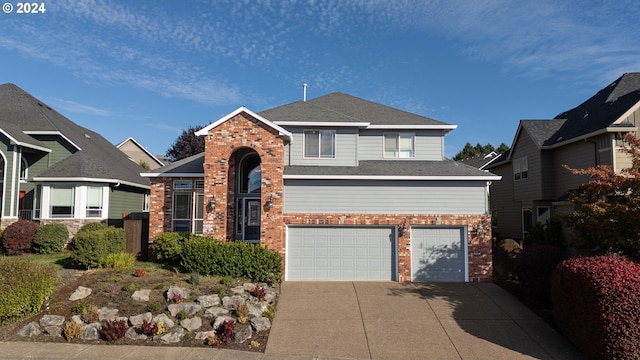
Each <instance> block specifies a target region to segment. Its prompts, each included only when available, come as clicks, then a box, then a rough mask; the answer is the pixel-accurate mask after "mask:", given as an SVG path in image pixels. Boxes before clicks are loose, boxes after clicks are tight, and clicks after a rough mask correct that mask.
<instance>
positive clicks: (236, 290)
mask: <svg viewBox="0 0 640 360" xmlns="http://www.w3.org/2000/svg"><path fill="white" fill-rule="evenodd" d="M230 290H231V292H233V293H234V294H244V291H245V289H244V286H242V285H240V286H236V287H234V288H231V289H230Z"/></svg>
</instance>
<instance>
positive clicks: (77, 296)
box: [69, 286, 92, 301]
mask: <svg viewBox="0 0 640 360" xmlns="http://www.w3.org/2000/svg"><path fill="white" fill-rule="evenodd" d="M91 291H92V290H91V289H90V288H88V287H84V286H78V288H77V289H76V290H75V291H74V292H73V293H72V294H71V296H69V301H76V300H82V299H84V298H86V297H87V296H89V295H91Z"/></svg>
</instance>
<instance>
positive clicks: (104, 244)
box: [71, 226, 126, 268]
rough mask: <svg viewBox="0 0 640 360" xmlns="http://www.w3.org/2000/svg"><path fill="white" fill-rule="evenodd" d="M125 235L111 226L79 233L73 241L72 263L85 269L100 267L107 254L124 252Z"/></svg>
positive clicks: (121, 230)
mask: <svg viewBox="0 0 640 360" xmlns="http://www.w3.org/2000/svg"><path fill="white" fill-rule="evenodd" d="M125 249H126V235H125V232H124V230H123V229H119V228H115V227H113V226H109V227H104V228H102V229H99V230H93V231H91V230H84V231H79V232H78V233H77V234H76V236H75V238H74V240H73V255H72V256H71V259H72V260H73V262H74V263H76V264H78V265H81V266H84V267H86V268H97V267H100V265H101V264H102V261H103V260H104V259H105V258H106V257H107V255H109V254H117V253H121V252H124V251H125Z"/></svg>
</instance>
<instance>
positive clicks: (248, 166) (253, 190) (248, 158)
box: [238, 153, 262, 194]
mask: <svg viewBox="0 0 640 360" xmlns="http://www.w3.org/2000/svg"><path fill="white" fill-rule="evenodd" d="M238 180H239V181H238V182H239V184H238V185H239V190H240V193H243V194H259V193H260V186H261V183H262V171H261V167H260V156H258V154H256V153H250V154H247V155H245V156H244V157H243V158H242V160H241V161H240V171H239V178H238Z"/></svg>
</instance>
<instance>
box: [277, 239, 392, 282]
mask: <svg viewBox="0 0 640 360" xmlns="http://www.w3.org/2000/svg"><path fill="white" fill-rule="evenodd" d="M287 232H288V240H287V241H288V244H287V257H288V258H287V262H286V263H287V279H288V280H395V273H396V252H395V235H394V229H393V228H390V227H370V228H367V227H357V226H335V227H329V226H326V227H323V226H317V227H313V226H291V227H288V229H287ZM300 258H307V259H308V258H312V259H314V261H313V262H312V263H311V264H310V263H309V262H307V261H300Z"/></svg>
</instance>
